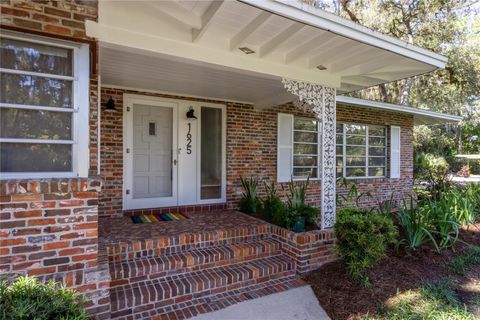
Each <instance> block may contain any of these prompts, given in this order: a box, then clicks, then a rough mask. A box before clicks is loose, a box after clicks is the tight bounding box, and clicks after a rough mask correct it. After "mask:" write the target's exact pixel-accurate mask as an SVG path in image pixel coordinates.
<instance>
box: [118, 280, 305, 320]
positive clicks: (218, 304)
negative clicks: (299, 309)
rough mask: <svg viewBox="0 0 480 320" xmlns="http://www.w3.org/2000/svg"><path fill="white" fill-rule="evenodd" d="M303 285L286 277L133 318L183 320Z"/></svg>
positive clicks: (191, 300)
mask: <svg viewBox="0 0 480 320" xmlns="http://www.w3.org/2000/svg"><path fill="white" fill-rule="evenodd" d="M305 285H307V283H306V282H305V281H303V280H302V279H301V278H300V277H299V276H296V275H292V276H286V277H283V278H279V279H273V280H268V281H265V282H262V283H260V284H254V285H250V286H246V287H242V288H239V289H235V290H230V291H226V292H222V293H218V294H214V295H210V296H206V297H201V298H197V299H190V300H188V301H185V302H181V303H178V304H175V305H171V306H166V307H160V308H145V309H144V310H143V311H141V312H137V313H136V314H135V317H136V319H152V320H173V319H174V320H183V319H188V318H191V317H194V316H196V315H199V314H202V313H208V312H214V311H217V310H220V309H223V308H226V307H229V306H231V305H234V304H236V303H240V302H243V301H247V300H252V299H256V298H261V297H264V296H267V295H270V294H274V293H279V292H283V291H286V290H289V289H294V288H299V287H303V286H305ZM119 319H126V318H125V317H123V316H122V317H119V318H116V320H119Z"/></svg>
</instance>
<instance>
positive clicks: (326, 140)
mask: <svg viewBox="0 0 480 320" xmlns="http://www.w3.org/2000/svg"><path fill="white" fill-rule="evenodd" d="M282 83H283V85H284V87H285V89H286V90H287V91H288V92H290V93H292V94H294V95H295V96H297V97H298V100H299V105H300V107H303V108H308V109H310V110H312V111H313V112H314V113H315V114H316V116H317V118H318V119H319V120H320V123H321V124H322V125H321V133H322V140H321V141H320V143H321V154H320V159H321V161H320V178H321V188H322V190H321V194H322V198H321V208H320V210H321V228H322V229H325V228H332V227H333V225H334V224H335V185H336V174H335V152H336V150H335V141H336V139H335V134H336V110H335V96H336V90H335V89H334V88H329V87H323V86H320V85H317V84H314V83H310V82H304V81H298V80H291V79H286V78H282Z"/></svg>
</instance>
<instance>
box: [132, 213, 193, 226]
mask: <svg viewBox="0 0 480 320" xmlns="http://www.w3.org/2000/svg"><path fill="white" fill-rule="evenodd" d="M187 219H189V218H188V217H187V216H186V215H184V214H182V213H180V212H168V213H162V214H145V215H143V214H142V215H135V216H132V221H133V223H135V224H140V223H150V222H159V221H181V220H187Z"/></svg>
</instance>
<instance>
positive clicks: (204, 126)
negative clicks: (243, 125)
mask: <svg viewBox="0 0 480 320" xmlns="http://www.w3.org/2000/svg"><path fill="white" fill-rule="evenodd" d="M189 111H190V113H191V112H193V115H194V116H195V117H191V116H190V117H188V116H187V113H189ZM225 114H226V112H225V106H224V105H219V104H211V103H208V104H207V103H200V102H194V101H184V100H173V99H164V98H157V97H148V96H140V95H131V94H125V95H124V128H125V132H124V134H125V136H124V149H125V153H124V156H125V163H124V198H123V199H124V206H123V209H124V210H129V209H143V208H158V207H170V206H177V205H195V204H208V203H222V202H225V201H226V145H225V143H226V127H225V126H226V119H225V117H226V115H225Z"/></svg>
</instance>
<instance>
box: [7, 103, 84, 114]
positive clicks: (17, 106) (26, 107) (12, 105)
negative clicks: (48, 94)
mask: <svg viewBox="0 0 480 320" xmlns="http://www.w3.org/2000/svg"><path fill="white" fill-rule="evenodd" d="M0 108H2V109H24V110H42V111H53V112H78V111H79V109H78V108H77V109H72V108H60V107H46V106H33V105H29V104H15V103H0Z"/></svg>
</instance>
